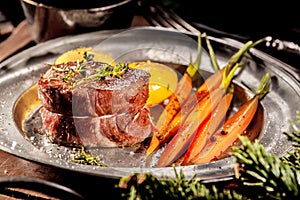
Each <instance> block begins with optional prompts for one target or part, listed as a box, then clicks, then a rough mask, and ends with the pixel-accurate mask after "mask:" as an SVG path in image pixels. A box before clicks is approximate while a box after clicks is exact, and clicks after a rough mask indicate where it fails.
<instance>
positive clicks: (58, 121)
mask: <svg viewBox="0 0 300 200" xmlns="http://www.w3.org/2000/svg"><path fill="white" fill-rule="evenodd" d="M40 114H41V118H42V123H43V125H44V129H45V131H46V135H47V137H48V138H49V139H50V140H51V141H52V142H53V143H57V144H60V145H66V146H81V145H84V146H91V147H99V146H101V147H117V146H132V145H134V144H137V143H140V142H142V141H143V140H145V139H146V138H147V137H149V135H150V133H151V131H152V128H153V125H152V122H151V118H150V115H149V110H148V108H146V107H144V108H142V109H141V110H140V111H139V112H138V113H137V114H136V115H134V116H130V114H121V115H110V116H105V117H71V116H63V115H60V114H57V113H53V112H50V111H48V110H47V109H45V108H44V107H42V108H41V109H40Z"/></svg>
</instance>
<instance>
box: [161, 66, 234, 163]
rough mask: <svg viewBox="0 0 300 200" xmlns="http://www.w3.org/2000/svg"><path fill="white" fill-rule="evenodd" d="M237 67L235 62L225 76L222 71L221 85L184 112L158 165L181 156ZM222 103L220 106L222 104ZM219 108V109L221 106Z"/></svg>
mask: <svg viewBox="0 0 300 200" xmlns="http://www.w3.org/2000/svg"><path fill="white" fill-rule="evenodd" d="M238 67H239V65H238V64H236V66H235V67H233V69H232V71H230V72H229V73H228V77H227V76H226V71H224V72H223V73H224V75H223V76H222V77H223V79H222V85H221V86H220V87H218V88H216V89H215V90H213V91H212V92H210V93H209V94H208V95H206V96H205V97H204V98H202V99H201V100H200V101H198V104H197V105H196V106H194V107H193V109H192V110H191V112H188V113H187V114H185V116H183V117H184V119H183V120H182V122H183V123H182V124H181V126H180V129H179V130H178V132H177V133H176V134H175V136H174V137H173V138H172V139H171V141H170V142H169V143H168V145H167V146H166V147H165V149H164V151H163V152H162V154H161V156H160V158H159V160H158V163H157V166H158V167H162V166H168V165H170V164H171V163H172V162H174V161H175V160H177V159H178V158H179V157H181V156H182V155H183V154H184V153H185V151H186V150H187V147H188V146H189V144H190V142H191V141H193V138H194V136H195V134H197V132H198V131H197V130H198V129H201V125H202V124H203V123H204V124H205V123H206V121H207V118H211V117H214V116H212V112H213V110H214V109H215V108H216V107H217V105H218V104H220V100H221V99H222V97H223V96H224V95H225V94H226V92H227V89H228V87H229V85H230V83H231V81H232V78H233V75H234V73H235V71H236V70H237V69H238ZM223 82H224V83H223ZM226 96H227V95H226ZM229 96H230V95H229ZM225 100H228V99H225ZM221 103H223V102H221ZM224 104H225V103H224ZM224 104H223V105H222V106H224ZM228 107H229V106H228ZM219 110H221V108H220V109H219ZM220 112H221V111H220ZM225 114H226V112H225V113H224V114H223V116H224V115H225Z"/></svg>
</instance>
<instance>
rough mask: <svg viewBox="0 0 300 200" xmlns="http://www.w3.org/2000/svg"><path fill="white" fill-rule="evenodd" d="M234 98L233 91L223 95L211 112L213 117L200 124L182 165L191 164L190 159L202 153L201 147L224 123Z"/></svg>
mask: <svg viewBox="0 0 300 200" xmlns="http://www.w3.org/2000/svg"><path fill="white" fill-rule="evenodd" d="M232 98H233V94H232V93H227V94H226V95H225V96H223V98H222V99H221V101H220V102H219V103H218V105H217V107H216V109H215V110H214V111H213V113H212V114H211V117H209V118H208V120H206V121H204V122H203V123H202V124H201V125H200V127H199V128H198V130H197V133H196V135H195V137H194V139H193V141H192V142H191V144H190V146H189V148H188V150H187V152H186V153H185V155H184V158H183V161H182V163H181V165H187V164H189V162H190V159H191V158H193V157H195V156H196V155H197V154H199V153H200V151H201V149H202V148H203V147H204V145H205V143H206V142H207V139H208V138H209V137H210V136H211V134H212V133H214V132H215V131H216V130H217V128H218V127H219V126H220V125H221V124H222V121H224V120H225V117H226V113H227V111H228V109H229V107H230V105H231V101H232Z"/></svg>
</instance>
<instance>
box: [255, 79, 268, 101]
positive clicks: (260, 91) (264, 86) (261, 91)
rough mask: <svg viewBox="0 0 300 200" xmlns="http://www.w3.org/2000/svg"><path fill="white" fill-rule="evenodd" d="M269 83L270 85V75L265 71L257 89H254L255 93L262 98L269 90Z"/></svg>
mask: <svg viewBox="0 0 300 200" xmlns="http://www.w3.org/2000/svg"><path fill="white" fill-rule="evenodd" d="M270 85H271V76H270V74H269V73H266V74H265V75H264V76H263V77H262V79H261V81H260V84H259V86H258V88H257V90H256V91H255V95H256V96H258V98H259V99H262V98H263V97H264V96H265V95H266V94H267V93H268V92H269V89H270Z"/></svg>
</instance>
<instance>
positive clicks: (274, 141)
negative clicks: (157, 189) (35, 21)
mask: <svg viewBox="0 0 300 200" xmlns="http://www.w3.org/2000/svg"><path fill="white" fill-rule="evenodd" d="M195 38H196V37H192V36H187V35H183V34H180V33H178V32H176V31H173V30H169V29H164V28H153V27H141V28H134V29H129V30H107V31H99V32H93V33H88V34H82V35H77V36H67V37H62V38H58V39H54V40H51V41H48V42H45V43H40V44H38V45H36V46H34V47H32V48H29V49H27V50H25V51H23V52H22V53H19V54H17V55H15V56H13V57H11V58H10V59H8V60H6V61H5V62H3V63H2V64H1V70H0V88H1V91H0V149H1V150H3V151H6V152H8V153H11V154H13V155H15V156H18V157H21V158H24V159H27V160H30V161H34V162H37V163H43V164H46V165H49V166H54V167H59V168H63V169H67V170H71V171H76V172H81V173H86V174H90V175H95V176H101V177H108V178H121V177H123V176H126V175H130V174H131V173H141V172H146V173H152V174H153V175H155V176H157V177H160V178H163V177H165V176H168V177H175V173H174V169H173V167H162V168H156V167H154V166H151V164H146V163H147V162H146V159H145V152H144V151H137V149H135V148H134V147H132V148H110V149H109V148H98V149H91V152H93V153H99V154H101V155H103V160H104V162H105V163H106V164H107V165H108V167H100V166H91V165H82V164H77V163H74V162H71V161H70V158H71V156H72V155H73V153H74V151H73V150H74V149H72V148H67V147H63V146H57V145H55V144H52V143H50V142H49V141H47V138H45V137H44V136H43V135H41V134H39V133H40V132H39V131H38V130H40V129H42V127H41V123H40V119H39V115H38V113H37V110H38V108H39V107H40V101H39V99H38V96H37V88H36V83H37V81H38V79H39V77H40V75H41V74H42V73H43V72H45V71H46V69H47V68H48V67H47V66H46V65H45V64H49V63H50V64H51V63H54V61H55V59H56V58H57V57H58V56H59V55H60V54H62V53H64V52H66V51H68V50H70V49H75V48H77V47H82V46H84V47H94V48H96V49H101V50H104V51H106V52H108V53H109V54H110V55H112V57H113V58H114V59H116V60H117V61H122V62H131V61H140V60H147V59H150V60H154V61H160V62H165V63H174V64H179V65H180V66H186V65H187V64H188V63H189V61H190V59H191V58H194V59H195V58H196V54H197V42H196V40H195ZM210 40H211V44H212V46H213V48H214V50H215V53H216V56H217V59H218V62H219V64H220V66H223V65H225V64H226V63H227V61H228V59H229V57H230V56H231V55H233V54H234V53H235V52H236V51H237V50H238V49H239V48H241V47H242V45H243V44H242V43H240V42H237V41H234V40H230V39H220V38H213V37H210ZM249 56H251V57H250V62H249V64H248V66H247V67H246V68H245V69H244V70H243V71H241V73H240V75H239V76H238V77H236V79H235V82H236V83H237V84H240V85H243V86H247V88H248V87H249V88H257V86H258V84H259V82H260V79H261V77H262V76H263V75H264V74H265V73H266V72H269V73H270V74H271V76H272V83H271V89H270V92H269V93H268V94H267V95H266V96H265V97H264V99H263V100H262V101H261V107H262V108H263V116H262V117H263V118H262V120H263V123H264V124H263V128H262V130H261V132H260V134H259V135H258V139H259V140H260V143H261V144H263V145H264V146H265V147H266V150H267V151H268V152H270V153H274V154H276V155H278V156H282V155H285V154H286V152H287V151H290V150H292V145H291V143H290V142H288V141H287V139H286V137H285V135H284V134H283V132H285V131H292V130H291V127H290V124H289V123H288V120H289V119H291V120H295V118H296V116H295V114H296V111H297V109H299V108H300V84H299V82H298V81H297V80H296V79H295V78H294V77H293V76H292V75H291V74H290V73H288V72H287V71H286V70H284V69H283V68H285V67H286V64H285V63H282V62H280V61H278V60H276V59H275V58H273V57H271V56H269V55H267V54H265V53H263V52H261V51H258V50H257V49H252V50H251V52H250V54H249ZM175 66H176V65H175ZM200 68H201V71H203V72H206V73H207V74H211V73H212V72H213V69H212V67H211V63H210V57H209V55H208V53H207V52H206V51H205V50H203V53H202V60H201V67H200ZM176 70H177V69H176ZM250 95H251V94H250ZM28 119H31V120H28ZM233 166H234V158H232V157H227V158H224V159H221V160H218V161H215V162H211V163H208V164H202V165H191V166H184V167H182V166H178V167H176V169H178V170H180V169H182V170H183V172H184V174H185V177H186V178H190V177H192V176H194V175H195V174H196V177H197V178H199V179H201V180H204V181H216V180H226V179H230V178H232V177H233V175H234V170H233Z"/></svg>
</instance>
